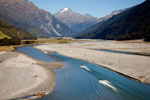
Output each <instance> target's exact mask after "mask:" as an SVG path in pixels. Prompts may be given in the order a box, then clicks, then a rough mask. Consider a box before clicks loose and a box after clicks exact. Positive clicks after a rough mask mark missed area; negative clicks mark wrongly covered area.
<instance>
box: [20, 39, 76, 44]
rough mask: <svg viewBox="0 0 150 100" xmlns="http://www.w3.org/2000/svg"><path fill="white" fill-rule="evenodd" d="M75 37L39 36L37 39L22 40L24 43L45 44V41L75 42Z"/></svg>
mask: <svg viewBox="0 0 150 100" xmlns="http://www.w3.org/2000/svg"><path fill="white" fill-rule="evenodd" d="M76 41H78V40H76V39H45V38H39V39H37V40H22V42H23V43H24V44H26V43H31V44H46V43H58V44H59V43H71V42H76Z"/></svg>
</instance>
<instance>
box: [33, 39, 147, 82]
mask: <svg viewBox="0 0 150 100" xmlns="http://www.w3.org/2000/svg"><path fill="white" fill-rule="evenodd" d="M35 48H38V49H40V50H42V51H44V52H57V53H59V54H62V55H65V56H68V57H72V58H77V59H82V60H86V61H89V62H92V63H95V64H98V65H101V66H104V67H106V68H108V69H111V70H113V71H115V72H118V73H120V74H123V75H125V76H129V77H131V78H133V79H136V80H138V81H140V82H142V83H150V70H149V68H150V62H149V61H150V57H149V56H141V55H128V54H119V53H111V52H103V51H100V49H109V50H118V51H129V52H135V53H147V54H149V53H150V45H149V43H144V42H140V43H139V42H118V41H100V40H91V41H86V42H82V43H78V42H77V43H72V44H53V45H41V46H35Z"/></svg>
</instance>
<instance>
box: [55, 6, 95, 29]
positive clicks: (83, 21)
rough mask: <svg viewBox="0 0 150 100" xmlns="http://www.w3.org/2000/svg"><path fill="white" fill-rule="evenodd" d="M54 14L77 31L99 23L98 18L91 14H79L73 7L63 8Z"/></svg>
mask: <svg viewBox="0 0 150 100" xmlns="http://www.w3.org/2000/svg"><path fill="white" fill-rule="evenodd" d="M54 16H55V17H57V18H58V19H59V20H60V21H62V22H63V23H65V24H66V25H67V26H68V27H70V28H71V29H72V30H74V31H76V32H80V31H82V30H84V29H86V28H88V27H89V26H91V25H93V24H95V23H97V19H98V18H96V17H93V16H91V15H90V14H79V13H77V12H75V11H73V10H72V9H71V8H64V9H61V10H60V11H58V12H57V13H55V14H54Z"/></svg>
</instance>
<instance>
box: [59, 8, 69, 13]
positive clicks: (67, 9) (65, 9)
mask: <svg viewBox="0 0 150 100" xmlns="http://www.w3.org/2000/svg"><path fill="white" fill-rule="evenodd" d="M69 9H70V8H64V9H63V10H61V11H60V13H63V12H66V11H69Z"/></svg>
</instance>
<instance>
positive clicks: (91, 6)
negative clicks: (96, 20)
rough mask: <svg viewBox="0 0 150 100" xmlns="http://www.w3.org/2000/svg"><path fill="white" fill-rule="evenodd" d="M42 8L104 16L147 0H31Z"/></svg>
mask: <svg viewBox="0 0 150 100" xmlns="http://www.w3.org/2000/svg"><path fill="white" fill-rule="evenodd" d="M29 1H31V2H33V3H34V4H35V5H36V6H38V7H39V8H40V9H44V10H46V11H49V12H50V13H52V14H53V13H57V12H58V11H60V10H61V9H63V8H71V9H72V10H73V11H75V12H77V13H80V14H87V13H88V14H90V15H92V16H95V17H104V16H106V15H108V14H110V13H112V12H113V11H114V10H120V9H124V8H129V7H132V6H135V5H137V4H140V3H141V2H144V1H145V0H29Z"/></svg>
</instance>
